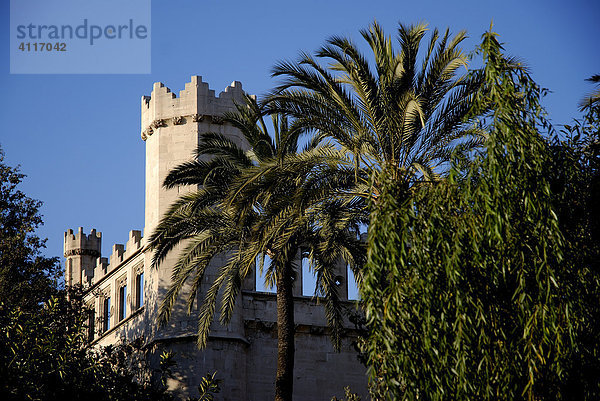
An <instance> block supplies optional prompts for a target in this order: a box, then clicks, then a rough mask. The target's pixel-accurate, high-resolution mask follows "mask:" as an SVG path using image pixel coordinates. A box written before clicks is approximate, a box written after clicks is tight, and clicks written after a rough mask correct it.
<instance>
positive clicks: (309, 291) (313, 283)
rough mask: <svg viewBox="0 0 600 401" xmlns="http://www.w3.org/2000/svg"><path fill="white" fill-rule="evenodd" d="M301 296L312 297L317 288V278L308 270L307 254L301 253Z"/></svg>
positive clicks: (308, 260)
mask: <svg viewBox="0 0 600 401" xmlns="http://www.w3.org/2000/svg"><path fill="white" fill-rule="evenodd" d="M301 267H302V295H304V296H307V297H312V296H313V295H315V290H316V287H317V277H316V276H315V273H314V271H312V270H311V268H310V259H309V258H308V252H302V266H301Z"/></svg>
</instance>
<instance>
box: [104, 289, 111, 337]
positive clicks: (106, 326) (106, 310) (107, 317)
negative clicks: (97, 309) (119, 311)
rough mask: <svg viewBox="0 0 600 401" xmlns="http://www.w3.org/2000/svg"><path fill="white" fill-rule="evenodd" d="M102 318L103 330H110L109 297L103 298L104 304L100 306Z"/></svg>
mask: <svg viewBox="0 0 600 401" xmlns="http://www.w3.org/2000/svg"><path fill="white" fill-rule="evenodd" d="M102 309H103V310H102V312H103V318H104V319H103V320H104V327H103V329H104V331H108V330H110V297H106V298H104V305H103V308H102Z"/></svg>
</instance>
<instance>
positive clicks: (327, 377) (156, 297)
mask: <svg viewBox="0 0 600 401" xmlns="http://www.w3.org/2000/svg"><path fill="white" fill-rule="evenodd" d="M242 95H243V91H242V85H241V83H239V82H233V83H232V84H231V85H230V86H228V87H227V88H225V90H224V91H223V92H221V93H220V94H219V95H218V96H215V93H214V91H212V90H210V89H209V86H208V84H207V83H205V82H202V78H201V77H199V76H193V77H192V79H191V82H189V83H187V84H186V85H185V89H184V90H182V91H180V93H179V96H176V95H175V94H174V93H172V92H171V91H170V90H169V89H168V88H167V87H165V86H164V85H163V84H162V83H155V84H154V88H153V90H152V93H151V95H150V96H143V97H142V104H141V108H142V119H141V120H142V124H141V125H142V127H141V130H142V131H141V136H142V140H144V141H145V144H146V170H145V174H146V177H145V178H146V185H145V225H144V233H145V234H146V235H147V234H149V233H152V232H153V230H154V228H155V227H156V225H157V224H158V222H159V220H160V218H161V216H162V215H163V214H164V213H165V211H166V210H167V209H168V207H169V206H170V205H171V203H172V202H174V201H175V200H176V199H177V198H178V197H179V196H180V195H181V194H184V193H186V192H187V191H190V190H193V188H189V187H180V188H174V189H170V190H166V189H164V188H163V187H162V182H163V180H164V178H165V177H166V175H167V173H168V172H169V170H171V169H172V168H173V167H175V166H176V165H178V164H180V163H182V162H184V161H187V160H189V159H191V158H192V156H193V151H194V150H195V149H196V147H197V145H198V141H199V138H200V134H201V133H203V132H209V131H210V132H219V133H222V134H224V135H225V136H227V137H228V138H230V139H231V140H233V141H235V142H236V143H238V144H239V145H240V146H244V142H243V139H242V137H241V135H240V134H239V132H238V131H237V130H236V129H235V128H234V127H232V126H230V125H229V124H227V123H224V121H223V118H222V116H223V114H224V113H225V112H227V111H233V110H235V106H234V104H235V102H238V103H241V102H242V101H243V100H242ZM101 241H102V235H101V233H100V232H97V231H96V230H95V229H92V230H91V232H90V233H89V234H86V233H84V232H83V229H82V228H81V227H80V228H79V230H78V231H77V232H73V230H68V231H67V232H65V235H64V252H65V253H64V254H65V257H66V263H65V282H66V283H67V284H68V285H81V286H83V288H84V290H85V296H84V300H85V303H86V305H88V307H89V308H90V309H91V310H92V311H93V313H92V314H90V319H89V326H90V330H89V333H88V335H89V340H90V342H91V343H92V344H93V345H100V346H105V345H109V344H115V343H118V342H120V341H127V342H129V341H136V340H138V341H139V340H141V341H142V342H143V343H144V346H145V349H146V350H147V351H148V358H149V362H150V365H151V366H154V367H156V365H157V364H158V359H159V355H160V354H161V353H162V352H163V351H167V350H169V351H173V352H175V360H176V362H177V365H176V366H175V367H174V368H173V373H174V377H173V378H172V379H170V380H169V383H168V385H169V387H170V388H171V389H172V390H174V391H176V392H177V394H179V396H180V397H181V398H182V399H186V398H187V397H188V396H193V395H195V394H196V389H197V386H198V384H199V382H200V379H201V377H202V376H204V375H206V374H207V373H212V372H214V371H217V377H219V378H220V379H222V380H223V383H222V386H221V387H222V390H221V393H219V398H218V399H219V400H231V401H259V400H268V399H273V398H274V388H275V386H274V383H275V371H276V361H277V359H276V354H277V329H276V322H277V316H276V304H275V303H276V300H275V294H274V293H271V292H264V291H257V286H256V275H254V276H253V277H251V278H249V279H248V280H247V281H246V282H245V283H244V287H243V291H242V294H241V296H240V297H239V299H238V303H237V305H236V310H235V313H234V316H233V318H232V320H231V323H230V324H229V325H227V326H222V325H220V324H218V322H215V323H213V325H212V327H211V332H210V336H209V341H208V345H207V347H206V348H205V349H202V350H199V349H198V348H197V347H196V331H197V321H198V320H197V317H198V310H197V309H195V310H193V311H192V312H191V313H190V314H188V313H187V310H186V308H185V305H184V303H185V302H184V301H183V300H184V299H186V298H187V294H189V289H186V290H185V291H183V293H182V295H181V300H182V301H181V302H180V303H178V304H176V305H175V307H174V310H173V313H172V315H171V319H170V321H169V322H168V324H167V325H166V326H164V327H160V328H159V327H158V326H157V324H156V316H157V313H158V308H159V305H160V302H161V300H162V299H163V296H164V294H165V293H166V291H167V289H168V288H169V285H170V280H171V269H172V266H173V264H174V261H175V260H176V259H177V250H175V251H174V252H171V254H170V255H169V256H168V258H167V259H166V260H165V261H164V262H163V263H162V264H161V266H160V268H158V269H155V268H152V267H151V258H152V252H151V251H150V250H149V249H148V247H147V244H146V240H145V237H144V236H142V232H141V231H135V230H134V231H130V232H129V238H128V240H127V242H126V244H125V245H122V244H115V245H113V247H112V253H111V255H110V256H108V257H102V255H101V245H102V244H101ZM225 260H226V255H223V256H221V257H218V258H215V259H214V260H213V261H212V264H211V266H210V267H209V269H207V272H206V274H205V276H204V280H205V282H206V285H207V286H208V285H209V284H210V283H211V282H212V280H213V279H214V278H215V275H216V270H217V268H218V267H219V266H220V265H222V264H224V263H225ZM297 265H298V266H301V265H302V258H301V255H298V263H297ZM297 270H298V274H299V277H298V278H299V279H297V280H296V283H297V285H296V286H295V287H294V295H295V299H294V302H295V311H294V312H295V320H296V337H295V341H296V356H295V377H294V399H295V400H303V401H304V400H307V401H311V400H315V401H316V400H326V401H328V400H330V399H331V397H332V396H334V395H336V396H338V397H339V396H341V395H342V394H343V388H344V387H345V386H350V387H351V388H352V390H353V391H355V392H358V393H359V394H361V395H363V396H364V395H366V394H365V393H366V383H367V379H366V375H365V368H364V367H363V366H362V365H361V364H360V363H359V361H358V359H357V353H356V351H355V349H354V347H353V342H354V341H355V339H356V332H355V331H354V325H353V324H351V323H350V322H347V336H346V338H345V339H344V341H343V343H342V350H341V352H336V351H335V350H334V349H333V347H332V345H331V343H330V341H329V337H328V334H327V327H326V320H325V313H324V310H323V307H322V305H319V304H318V302H317V300H315V299H314V298H313V297H310V296H303V295H302V294H303V289H302V282H303V280H302V277H301V274H302V268H298V269H297ZM338 282H339V283H340V286H341V287H340V290H341V291H340V293H341V297H342V299H345V300H348V275H347V270H346V268H345V266H340V269H339V272H338ZM186 292H187V293H186ZM201 292H202V291H201ZM199 301H201V298H200V299H199ZM198 304H199V302H196V304H195V305H196V308H197V305H198ZM346 306H347V308H348V309H349V310H353V309H354V308H355V306H354V303H353V302H351V301H348V302H347V305H346Z"/></svg>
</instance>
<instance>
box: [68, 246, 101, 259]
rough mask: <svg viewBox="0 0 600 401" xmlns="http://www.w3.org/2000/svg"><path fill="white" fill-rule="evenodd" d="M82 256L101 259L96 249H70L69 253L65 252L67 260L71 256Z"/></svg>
mask: <svg viewBox="0 0 600 401" xmlns="http://www.w3.org/2000/svg"><path fill="white" fill-rule="evenodd" d="M82 255H86V256H93V257H96V258H97V257H100V252H98V251H96V250H95V249H82V248H75V249H69V250H68V251H66V252H65V258H66V257H69V256H82Z"/></svg>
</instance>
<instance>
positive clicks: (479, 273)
mask: <svg viewBox="0 0 600 401" xmlns="http://www.w3.org/2000/svg"><path fill="white" fill-rule="evenodd" d="M480 51H481V52H482V54H483V58H484V63H485V68H484V69H483V71H482V73H483V77H484V82H485V85H486V90H485V91H482V94H481V96H480V97H478V99H477V102H476V104H475V105H476V108H475V109H474V112H475V113H476V114H479V113H480V112H481V111H482V110H481V109H482V108H483V109H488V108H489V107H493V108H492V111H491V113H490V114H489V115H488V118H489V122H490V125H489V137H488V139H487V140H486V142H485V151H484V152H481V154H479V155H478V157H477V158H476V160H475V162H474V163H473V164H472V165H471V166H470V168H468V169H467V170H466V175H465V174H464V171H463V170H461V169H459V168H458V167H456V166H453V167H452V168H451V169H450V174H449V177H448V179H447V180H445V181H443V182H440V183H438V184H437V185H434V186H428V187H424V186H422V187H420V190H419V191H416V192H415V194H414V196H413V197H412V198H411V200H409V201H406V200H404V199H402V198H399V197H398V196H397V193H398V191H399V190H401V189H402V182H398V180H397V179H396V177H395V176H394V174H393V172H390V173H387V171H384V172H385V173H386V174H385V175H384V177H385V180H383V181H382V183H383V185H382V188H383V191H382V193H381V196H380V197H379V198H378V200H377V202H376V203H374V204H373V208H374V214H373V218H372V221H371V226H370V227H369V240H368V242H369V244H368V247H369V259H368V265H367V269H366V270H365V272H366V274H365V278H364V281H363V286H362V287H361V294H362V297H363V300H364V302H365V305H366V309H367V321H368V326H369V337H368V340H367V342H366V349H365V350H366V353H367V354H368V358H369V367H370V372H371V379H372V384H373V387H374V390H375V394H376V396H378V397H380V398H382V399H389V400H418V399H419V400H423V399H425V400H445V399H448V398H449V397H451V398H452V399H455V400H472V399H478V400H497V399H510V400H554V399H560V393H559V392H557V384H558V383H560V382H561V380H562V379H563V374H564V368H565V364H564V362H565V356H566V355H568V354H569V353H570V351H571V349H572V348H571V337H570V336H571V333H572V324H571V319H572V317H571V315H570V312H571V311H572V305H571V301H570V299H569V296H570V295H572V294H570V293H569V287H568V282H566V281H565V280H563V278H564V273H566V272H561V268H563V267H564V265H563V264H562V260H563V254H562V249H563V245H564V241H563V237H562V235H561V232H560V230H559V226H558V220H557V217H556V214H555V213H554V212H553V209H552V196H551V193H550V187H549V184H548V181H547V179H546V171H545V167H546V166H547V162H548V148H547V146H546V144H545V142H544V139H543V138H542V136H541V135H540V129H541V126H542V125H540V119H539V116H540V113H541V108H540V105H539V97H540V93H541V92H540V89H539V88H538V87H537V86H536V85H535V84H534V83H533V82H532V81H531V79H530V77H529V76H528V74H527V73H526V71H525V70H524V69H523V68H522V67H521V66H520V65H517V64H515V63H514V62H512V61H511V60H509V59H507V58H505V57H504V56H503V54H502V53H501V46H500V44H499V43H498V41H497V38H496V35H495V34H494V33H491V32H489V33H487V34H485V35H484V37H483V42H482V45H481V47H480Z"/></svg>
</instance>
